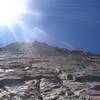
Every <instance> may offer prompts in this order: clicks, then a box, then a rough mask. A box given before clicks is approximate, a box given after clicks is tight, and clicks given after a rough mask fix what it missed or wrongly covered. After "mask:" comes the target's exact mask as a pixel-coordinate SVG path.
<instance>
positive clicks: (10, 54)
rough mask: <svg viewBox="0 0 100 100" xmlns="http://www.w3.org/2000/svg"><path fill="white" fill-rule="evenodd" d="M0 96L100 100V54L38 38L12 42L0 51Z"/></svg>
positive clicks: (5, 99)
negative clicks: (41, 40)
mask: <svg viewBox="0 0 100 100" xmlns="http://www.w3.org/2000/svg"><path fill="white" fill-rule="evenodd" d="M15 47H16V48H15ZM17 47H18V48H17ZM34 48H35V49H34ZM0 100H100V56H99V55H94V54H89V53H84V52H79V51H69V50H65V49H60V48H57V47H52V46H49V45H47V44H45V43H44V44H43V43H38V42H35V43H33V44H25V43H23V44H20V43H15V44H11V45H8V46H6V47H5V48H2V50H1V51H0Z"/></svg>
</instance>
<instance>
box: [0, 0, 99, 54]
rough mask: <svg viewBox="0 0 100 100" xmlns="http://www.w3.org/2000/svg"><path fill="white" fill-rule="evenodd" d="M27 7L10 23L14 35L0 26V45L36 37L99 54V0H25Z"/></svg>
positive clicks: (54, 43) (51, 42)
mask: <svg viewBox="0 0 100 100" xmlns="http://www.w3.org/2000/svg"><path fill="white" fill-rule="evenodd" d="M28 10H29V11H30V12H31V13H28V14H24V15H23V16H21V18H20V21H21V24H20V25H19V24H18V23H14V24H13V26H12V30H13V32H14V34H12V31H11V30H10V29H9V28H8V27H7V26H6V25H4V26H0V46H3V45H5V44H8V43H11V42H15V41H23V40H25V41H35V40H37V41H43V42H48V43H50V44H53V45H57V46H60V47H66V48H69V49H75V50H83V51H89V52H94V53H100V45H99V43H100V0H29V2H28ZM32 12H33V13H32Z"/></svg>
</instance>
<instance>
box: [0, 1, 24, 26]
mask: <svg viewBox="0 0 100 100" xmlns="http://www.w3.org/2000/svg"><path fill="white" fill-rule="evenodd" d="M24 11H25V3H24V2H22V0H0V24H9V23H11V22H13V21H14V20H16V19H17V18H18V17H19V16H21V15H22V14H23V12H24Z"/></svg>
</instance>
